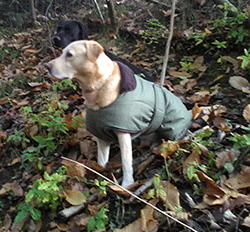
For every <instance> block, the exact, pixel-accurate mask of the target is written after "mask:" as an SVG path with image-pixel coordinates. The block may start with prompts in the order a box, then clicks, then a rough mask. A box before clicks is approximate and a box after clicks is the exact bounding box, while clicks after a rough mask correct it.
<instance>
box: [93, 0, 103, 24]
mask: <svg viewBox="0 0 250 232" xmlns="http://www.w3.org/2000/svg"><path fill="white" fill-rule="evenodd" d="M93 2H94V4H95V7H96V9H97V11H98V14H99V15H100V18H101V20H102V23H103V24H104V23H105V20H104V18H103V16H102V12H101V10H100V7H99V5H98V3H97V1H96V0H93Z"/></svg>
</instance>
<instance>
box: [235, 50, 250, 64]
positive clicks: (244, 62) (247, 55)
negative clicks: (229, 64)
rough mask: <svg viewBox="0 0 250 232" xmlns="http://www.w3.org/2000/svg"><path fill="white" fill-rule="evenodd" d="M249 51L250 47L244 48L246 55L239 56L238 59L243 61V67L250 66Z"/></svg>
mask: <svg viewBox="0 0 250 232" xmlns="http://www.w3.org/2000/svg"><path fill="white" fill-rule="evenodd" d="M249 52H250V50H249V49H248V50H247V49H244V53H245V55H243V56H238V57H237V59H239V60H242V63H241V67H242V68H245V67H248V66H249V62H250V53H249Z"/></svg>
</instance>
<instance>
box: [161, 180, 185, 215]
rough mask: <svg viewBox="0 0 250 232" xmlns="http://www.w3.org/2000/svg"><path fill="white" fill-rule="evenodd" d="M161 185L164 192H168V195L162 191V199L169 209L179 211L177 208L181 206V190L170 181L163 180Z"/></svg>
mask: <svg viewBox="0 0 250 232" xmlns="http://www.w3.org/2000/svg"><path fill="white" fill-rule="evenodd" d="M160 185H162V187H163V190H164V192H165V193H167V194H166V195H163V194H161V193H160V199H161V200H162V201H163V202H164V203H167V207H168V209H170V210H171V211H174V212H177V211H178V210H177V208H179V207H180V206H181V203H180V193H179V190H178V189H177V188H176V187H175V186H174V185H173V184H171V183H169V182H168V181H163V180H162V181H161V182H160Z"/></svg>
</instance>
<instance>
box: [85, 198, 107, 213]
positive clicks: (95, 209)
mask: <svg viewBox="0 0 250 232" xmlns="http://www.w3.org/2000/svg"><path fill="white" fill-rule="evenodd" d="M106 204H107V202H106V201H104V202H102V203H101V204H98V205H90V204H89V205H88V210H89V213H90V215H91V216H95V215H96V214H97V213H98V212H99V211H100V209H101V208H103V207H104V206H105V205H106Z"/></svg>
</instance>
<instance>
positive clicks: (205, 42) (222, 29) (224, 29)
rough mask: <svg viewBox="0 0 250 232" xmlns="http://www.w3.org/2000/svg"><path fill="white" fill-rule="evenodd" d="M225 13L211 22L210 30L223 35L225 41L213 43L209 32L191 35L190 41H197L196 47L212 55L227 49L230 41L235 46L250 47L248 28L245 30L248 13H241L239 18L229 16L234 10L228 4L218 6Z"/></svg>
mask: <svg viewBox="0 0 250 232" xmlns="http://www.w3.org/2000/svg"><path fill="white" fill-rule="evenodd" d="M218 8H220V9H221V10H222V11H223V16H222V17H218V18H217V19H215V20H213V21H210V22H209V24H210V25H209V27H208V29H209V30H210V31H213V32H217V33H219V34H220V35H221V37H222V39H223V41H219V40H217V39H216V40H214V41H213V42H211V41H210V40H209V39H208V38H211V37H209V34H210V32H209V30H207V31H205V32H202V33H200V32H195V33H193V34H191V35H189V39H194V40H195V46H197V45H200V44H201V45H202V46H203V47H204V48H206V50H207V52H209V53H211V52H212V51H213V50H215V49H227V47H228V41H229V40H232V39H233V40H234V42H235V44H240V45H243V46H247V47H249V45H248V43H247V41H246V39H245V38H246V37H247V36H249V33H248V32H247V30H248V28H245V26H244V24H243V23H244V21H245V20H246V19H247V18H248V17H247V14H246V13H240V14H238V15H237V16H229V11H232V10H233V9H231V8H229V6H228V4H226V3H225V4H224V5H218Z"/></svg>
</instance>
